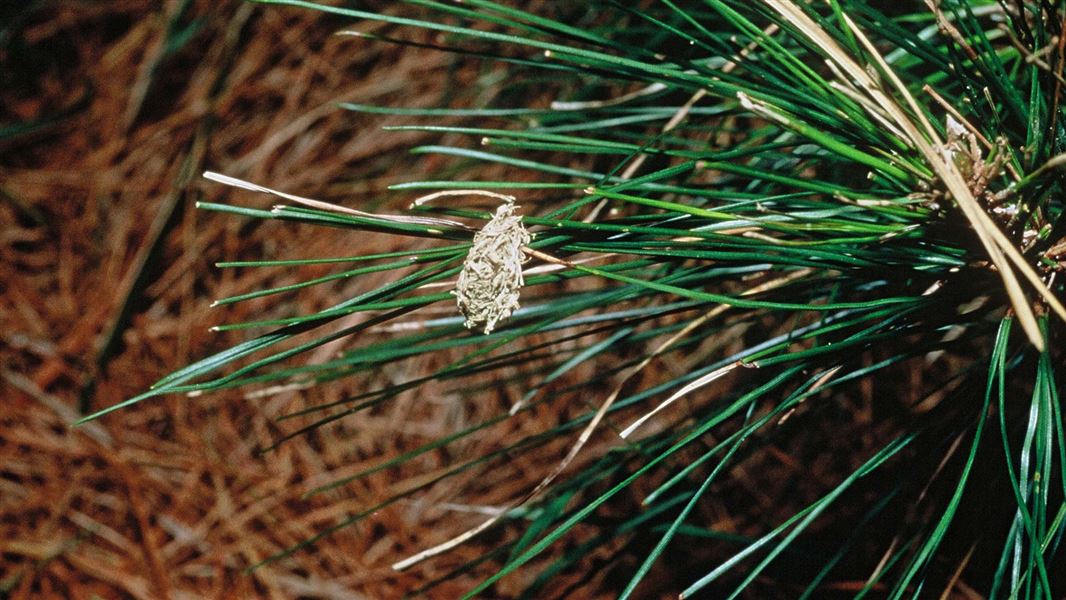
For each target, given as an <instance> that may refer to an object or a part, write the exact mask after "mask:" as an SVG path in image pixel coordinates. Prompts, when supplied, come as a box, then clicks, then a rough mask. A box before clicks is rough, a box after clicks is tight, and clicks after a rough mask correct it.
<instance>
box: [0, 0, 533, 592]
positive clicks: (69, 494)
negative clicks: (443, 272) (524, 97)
mask: <svg viewBox="0 0 1066 600" xmlns="http://www.w3.org/2000/svg"><path fill="white" fill-rule="evenodd" d="M23 4H24V3H8V4H5V5H4V7H3V8H0V12H6V13H8V14H7V15H5V17H7V18H6V19H0V23H6V25H3V26H2V29H0V81H2V83H0V198H2V199H0V236H2V237H3V240H2V243H0V292H2V295H0V336H2V340H0V353H2V354H0V368H2V381H3V383H2V384H0V388H2V389H3V390H4V392H3V406H4V408H3V410H2V411H0V595H2V596H4V597H11V598H27V597H66V598H90V597H103V598H117V597H127V596H128V597H135V598H165V597H172V598H182V597H184V598H198V597H252V596H271V597H296V596H303V597H329V598H360V597H367V598H385V597H398V596H399V595H400V594H401V593H402V592H409V591H411V590H414V589H417V588H418V587H419V586H420V585H422V584H424V583H426V582H428V581H431V580H432V579H433V578H435V577H438V576H439V575H441V574H443V573H445V572H447V570H446V567H445V566H441V569H442V570H441V571H440V572H435V571H434V570H433V568H432V567H427V568H425V569H422V570H419V571H417V572H415V573H413V574H403V575H400V574H397V573H395V572H394V571H393V570H392V569H391V568H390V567H389V564H390V563H391V562H392V561H393V560H396V559H397V558H398V557H403V556H406V555H408V554H411V553H413V552H416V551H418V550H420V549H421V548H423V547H424V546H425V543H424V542H423V541H422V540H421V539H420V538H421V537H422V536H420V535H419V533H418V530H417V529H416V527H417V525H418V524H422V525H425V524H426V523H427V520H426V515H425V514H423V511H422V509H421V508H420V507H418V506H412V505H411V504H409V503H408V504H402V503H401V504H399V505H395V506H393V507H391V508H389V509H386V510H382V511H380V513H379V514H378V515H376V517H375V518H374V520H373V521H371V522H368V523H365V524H362V525H360V526H358V527H352V528H348V529H345V530H343V531H340V532H338V533H336V534H334V535H332V536H330V537H328V538H326V539H324V540H322V541H320V542H319V543H318V544H317V545H316V547H315V549H314V550H311V551H304V552H301V553H298V554H296V555H295V556H293V557H291V558H289V559H287V560H284V561H281V562H278V563H275V564H272V565H268V566H266V567H264V568H261V569H259V570H257V571H255V572H254V574H252V575H250V576H249V575H246V574H245V573H244V569H245V568H246V567H248V566H249V565H252V564H255V563H257V562H259V561H261V560H263V559H265V558H267V557H269V556H271V555H273V554H275V553H277V552H279V551H280V550H283V549H285V548H287V547H289V546H291V545H292V544H294V543H296V542H299V541H301V540H303V539H305V538H307V537H310V536H311V535H313V534H315V533H316V532H318V531H320V530H322V529H323V528H325V527H327V526H328V525H330V524H332V523H334V522H336V521H337V520H338V519H339V518H341V517H343V516H344V515H347V514H351V513H353V512H357V511H359V510H362V509H364V508H366V507H367V506H368V505H370V504H369V503H370V502H371V501H372V500H373V499H375V498H382V497H385V496H387V495H389V494H390V493H393V491H394V489H395V488H398V487H403V486H410V485H419V484H420V483H421V482H420V481H417V480H415V481H413V480H411V479H410V478H409V477H408V475H418V476H420V477H424V478H427V480H429V479H431V478H432V476H433V473H432V471H433V469H434V468H436V466H437V465H435V464H433V462H432V461H433V460H434V459H432V458H428V459H427V460H426V461H423V463H422V464H421V467H422V468H423V469H424V470H423V471H422V472H421V473H418V472H415V471H412V473H397V472H395V471H393V472H390V473H388V474H387V476H383V477H378V478H369V479H366V480H364V481H362V482H360V483H359V484H358V485H355V486H352V487H353V488H354V489H352V490H351V491H350V492H349V493H337V494H334V495H332V496H330V495H325V496H319V497H316V498H314V499H312V500H303V499H301V495H302V494H303V493H304V492H305V491H306V490H307V489H308V488H309V487H310V486H313V485H315V484H321V483H324V482H326V481H330V480H332V479H335V478H337V477H338V476H340V475H343V474H345V473H350V472H356V471H358V470H361V469H365V468H366V467H368V466H372V465H374V464H376V463H378V462H381V461H382V460H383V459H384V458H387V457H390V456H393V455H396V454H398V453H399V452H401V451H403V450H404V449H405V448H409V447H412V446H413V445H415V443H416V442H419V441H424V440H425V439H429V438H430V436H441V435H443V434H445V433H446V432H448V431H451V430H453V429H454V428H456V426H457V425H460V424H461V423H462V422H464V421H465V420H469V419H472V418H475V417H476V416H477V412H478V410H480V409H478V408H477V407H456V406H454V405H450V404H448V403H445V402H440V401H436V399H434V398H428V399H427V401H426V402H418V403H415V402H413V398H410V397H408V398H401V399H400V401H399V402H395V403H392V404H390V405H389V407H388V408H386V409H382V410H380V411H377V412H374V413H371V414H367V415H363V418H361V419H360V422H359V424H358V427H357V428H355V427H352V426H340V425H338V426H336V427H332V428H330V427H325V428H321V429H319V430H318V431H317V432H315V434H314V436H308V437H300V438H296V439H293V440H291V441H290V442H289V443H287V444H284V445H282V446H281V447H280V448H278V449H277V450H275V451H273V452H271V453H268V454H266V455H264V456H260V455H259V454H258V453H257V450H258V449H259V448H261V447H266V446H269V445H270V444H271V443H273V442H274V441H275V440H276V439H278V438H279V437H280V436H281V435H282V432H281V431H280V430H279V429H278V428H277V427H276V426H275V425H274V424H273V420H272V416H273V415H276V414H278V413H279V412H281V411H283V410H284V409H285V408H286V407H290V408H291V406H292V405H293V404H294V403H297V402H298V403H301V405H302V404H303V403H321V402H328V401H331V400H336V399H337V398H341V397H343V396H344V395H345V394H349V393H354V392H356V391H358V390H359V389H360V386H363V385H365V383H362V382H360V381H347V382H342V383H340V384H337V385H333V386H321V387H320V388H316V389H315V390H311V391H304V392H289V393H282V394H275V395H273V396H271V397H268V398H243V397H242V396H241V395H240V394H239V393H222V394H215V395H212V396H210V397H209V398H201V399H186V398H181V397H171V398H166V399H163V400H159V401H153V402H150V403H146V404H145V405H142V406H140V407H138V408H136V409H133V410H130V411H124V412H122V413H120V414H116V415H114V416H113V417H112V418H108V419H104V420H101V421H99V422H94V423H90V424H88V425H86V426H84V427H80V428H77V429H71V428H69V427H68V425H69V424H70V423H71V422H72V421H73V420H75V419H76V418H77V417H78V416H80V414H84V413H85V412H88V411H90V410H92V409H99V408H101V407H105V406H109V405H112V404H115V403H117V402H120V401H122V400H124V399H126V398H128V397H130V396H132V395H134V394H136V393H138V392H141V391H143V390H145V389H146V388H147V387H148V386H149V385H150V384H151V383H152V382H153V381H155V380H157V379H158V378H159V377H160V376H162V375H164V374H165V373H167V372H169V371H172V370H174V369H175V368H178V367H180V366H182V365H184V364H187V363H188V362H189V361H190V360H191V359H193V358H198V357H200V356H203V355H205V354H207V353H208V352H210V351H213V350H218V349H220V348H223V347H225V345H226V344H227V343H233V342H234V341H235V340H239V339H241V337H240V336H239V334H236V335H227V334H219V333H211V332H209V331H208V327H209V326H210V325H213V324H217V323H221V322H226V321H235V320H247V319H248V317H249V316H250V315H251V314H252V313H254V312H255V311H256V310H258V309H260V308H262V306H257V304H256V303H255V302H252V303H244V304H240V305H238V306H237V307H235V308H230V307H219V308H214V309H211V308H209V304H210V301H211V300H212V299H215V298H220V297H224V296H228V295H232V294H235V293H240V292H244V291H248V290H254V289H256V288H258V287H261V286H264V285H267V284H273V285H283V284H285V283H287V282H291V281H298V280H300V279H301V278H306V277H307V276H309V275H311V276H314V275H317V274H320V273H318V272H317V271H321V272H322V273H325V272H327V271H328V270H326V269H324V268H323V266H322V265H317V266H309V267H294V268H293V269H291V270H288V271H286V270H281V271H280V272H279V270H269V271H264V270H261V269H260V270H255V269H227V270H219V269H216V268H215V267H214V266H213V263H214V262H216V261H220V260H235V259H240V258H270V257H274V258H296V257H313V256H339V255H346V254H356V253H365V252H373V251H387V250H390V249H394V248H391V247H390V244H395V243H397V242H393V241H391V240H390V239H389V238H388V237H387V236H384V235H382V236H374V235H369V236H359V239H352V237H351V236H345V235H344V234H343V232H341V231H340V230H337V231H336V232H330V231H329V230H325V231H324V230H323V229H321V228H311V227H304V226H293V225H284V224H274V223H271V224H268V225H257V224H255V223H249V222H245V221H242V220H240V219H235V218H232V217H231V216H226V215H216V214H211V213H204V212H202V211H197V210H194V208H193V205H194V203H195V202H196V201H197V200H201V199H209V200H217V199H219V198H223V197H226V196H227V195H228V194H229V192H226V191H225V190H223V189H222V187H221V186H218V185H215V184H210V183H209V182H205V181H203V180H202V179H201V178H200V173H201V172H203V171H204V170H207V169H211V170H216V171H221V172H224V173H227V174H230V175H234V176H239V177H242V178H245V179H249V180H252V181H259V182H263V183H267V184H270V185H272V186H274V187H279V188H282V189H286V190H289V191H294V192H296V193H300V194H303V195H307V196H312V197H316V198H321V199H324V200H330V201H334V202H341V203H344V204H346V205H349V206H358V207H360V208H364V209H367V207H370V208H369V209H371V210H391V209H392V208H395V207H397V206H399V205H400V204H401V203H402V202H404V201H408V200H410V198H401V197H399V196H397V195H395V194H388V193H383V192H384V190H385V187H386V186H387V185H389V184H390V183H393V182H395V181H398V180H401V179H404V178H410V177H411V174H412V173H419V172H421V173H425V172H432V171H433V170H434V169H436V168H438V167H439V165H436V164H433V162H432V160H433V159H426V158H424V157H422V158H420V157H409V156H407V155H406V154H405V152H404V150H405V149H406V148H407V147H409V146H410V145H411V143H412V142H413V141H416V140H417V139H418V138H417V137H415V136H414V135H412V134H401V133H397V134H390V135H382V134H381V133H380V131H379V128H380V127H381V126H382V125H384V124H387V123H388V122H390V117H374V118H370V117H367V116H361V115H357V114H355V113H350V112H346V111H342V110H339V109H338V108H337V107H336V104H337V103H338V102H359V103H374V104H395V103H402V104H403V105H407V106H448V105H451V104H453V103H455V104H462V103H463V102H468V101H469V100H470V97H471V96H473V95H477V94H490V93H492V89H493V88H492V73H491V70H488V71H486V70H484V69H483V68H482V70H481V71H479V70H477V69H474V68H472V67H471V66H470V65H468V64H466V63H464V62H463V61H462V60H461V59H457V58H455V57H453V56H449V55H446V54H443V53H435V52H412V51H410V50H409V49H408V50H403V49H398V48H395V47H391V46H388V45H385V44H367V43H365V42H364V41H363V40H359V39H356V38H350V37H349V38H342V37H337V36H334V35H333V34H334V33H335V31H336V30H337V29H338V28H339V26H340V24H339V23H338V22H333V21H331V20H330V19H329V18H326V17H323V16H322V15H320V14H318V13H311V12H306V11H291V10H272V9H269V8H267V9H263V8H260V7H254V6H251V5H247V4H242V3H216V2H207V1H193V2H185V1H180V0H179V1H170V2H163V3H159V2H154V1H148V0H108V1H105V2H69V3H62V4H60V3H25V6H23ZM246 196H247V197H248V198H250V199H252V200H258V201H260V202H262V203H263V206H264V207H269V199H263V198H258V199H255V198H253V197H252V196H250V195H246ZM249 203H251V202H249ZM326 266H327V267H328V265H326ZM370 281H373V277H371V279H370ZM360 285H363V286H365V285H367V280H363V281H362V282H361V283H360ZM349 291H350V290H348V288H347V287H346V285H345V282H344V281H343V280H341V281H338V282H336V283H335V284H332V285H327V286H319V287H317V288H315V289H313V290H309V291H307V292H305V293H301V294H296V295H293V296H291V297H286V299H285V301H283V302H282V303H281V306H280V307H278V306H277V305H276V304H275V305H273V308H272V310H279V311H281V312H285V311H286V310H293V309H294V307H296V306H297V305H299V306H300V307H301V309H303V310H309V309H319V308H321V307H323V306H326V305H329V304H331V303H334V302H336V301H337V299H338V298H341V297H344V294H345V293H346V292H349ZM286 303H288V304H286ZM341 343H343V342H341ZM337 348H338V345H337V344H333V345H331V346H330V347H327V348H325V349H323V350H322V351H320V352H319V353H318V354H317V355H315V356H314V357H313V358H312V359H311V360H317V361H322V360H327V359H328V358H329V357H330V356H332V353H335V352H336V350H337ZM382 376H386V377H388V376H399V374H384V375H382ZM544 418H550V415H548V414H546V415H545V417H544ZM526 426H529V427H532V428H535V427H536V426H537V425H536V423H527V424H526ZM291 429H292V428H289V430H291ZM470 451H471V452H477V451H478V450H476V449H470ZM522 485H523V482H522V481H509V482H507V483H505V484H501V485H500V490H499V492H500V494H501V495H506V494H508V493H514V490H512V489H510V488H511V487H512V486H514V487H520V486H522ZM430 495H432V493H431V494H430ZM486 500H487V501H490V500H491V498H488V499H486ZM426 501H427V502H432V501H433V499H432V498H431V497H429V498H427V499H426ZM448 516H450V515H449V513H447V512H445V511H442V512H441V514H440V515H438V517H437V518H438V519H440V518H445V517H448ZM428 522H429V523H430V524H432V522H433V518H430V519H429V521H428ZM437 537H440V536H437ZM477 553H478V550H477V549H476V548H470V549H465V550H461V551H460V552H459V554H460V555H461V556H457V557H456V559H455V560H456V564H462V562H464V561H466V560H470V559H472V558H473V557H475V556H476V555H477ZM457 581H458V583H457V584H454V585H458V586H459V587H456V588H450V587H449V585H453V584H444V585H443V586H442V587H440V588H438V589H437V592H438V593H441V594H443V595H445V596H449V595H455V594H456V590H458V589H461V588H469V585H470V581H469V580H465V584H464V583H463V582H464V579H463V578H462V577H460V578H459V579H458V580H457Z"/></svg>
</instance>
